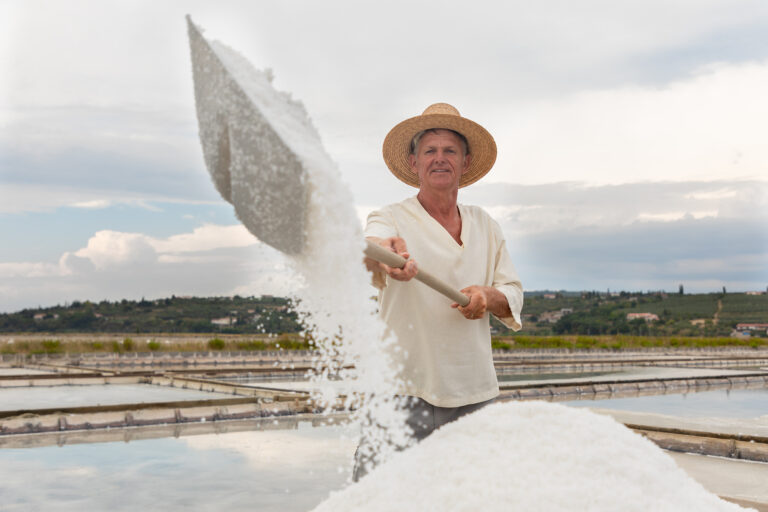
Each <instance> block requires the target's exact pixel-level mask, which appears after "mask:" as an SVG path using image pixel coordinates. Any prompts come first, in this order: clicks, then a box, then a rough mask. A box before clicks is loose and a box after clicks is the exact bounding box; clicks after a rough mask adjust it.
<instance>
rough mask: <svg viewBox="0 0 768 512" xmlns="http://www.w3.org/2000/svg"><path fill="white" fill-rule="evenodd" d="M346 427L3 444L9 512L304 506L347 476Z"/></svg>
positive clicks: (0, 481) (1, 479) (1, 465)
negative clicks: (16, 445) (34, 445)
mask: <svg viewBox="0 0 768 512" xmlns="http://www.w3.org/2000/svg"><path fill="white" fill-rule="evenodd" d="M348 434H349V433H348V431H347V430H346V428H345V427H341V426H321V427H312V426H311V424H310V423H309V422H299V423H298V428H296V429H294V430H256V431H246V432H233V433H226V434H205V435H196V436H188V437H181V438H174V437H167V438H162V439H151V440H141V441H131V442H129V443H126V442H109V443H94V444H73V445H64V446H62V447H58V446H51V447H43V448H22V449H13V448H9V449H0V496H2V500H1V502H2V504H0V509H2V510H4V511H22V510H24V511H27V510H46V511H50V510H54V511H77V512H81V511H83V510H110V511H118V512H119V511H131V512H133V511H135V510H190V511H222V510H226V511H227V512H238V511H246V510H247V511H253V510H259V511H288V512H290V511H294V510H295V511H305V510H309V509H310V508H312V507H314V506H315V505H316V504H318V503H320V502H321V501H322V500H324V499H325V498H326V497H327V496H328V493H329V492H330V491H331V490H337V489H340V488H342V487H343V486H344V485H345V482H346V481H347V479H348V477H349V474H350V471H351V462H352V456H353V453H354V450H355V447H356V442H355V441H354V440H353V439H351V438H350V437H349V435H348Z"/></svg>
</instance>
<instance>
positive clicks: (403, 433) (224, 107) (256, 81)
mask: <svg viewBox="0 0 768 512" xmlns="http://www.w3.org/2000/svg"><path fill="white" fill-rule="evenodd" d="M189 35H190V45H191V48H192V62H193V72H194V74H195V97H196V105H197V111H198V120H199V125H200V139H201V143H202V146H203V150H204V151H203V152H204V154H205V158H206V166H207V167H208V170H209V171H210V173H211V176H212V179H213V181H214V184H215V185H216V188H217V189H218V190H219V192H220V193H221V195H222V196H223V197H224V198H225V199H227V200H228V201H230V202H231V203H232V204H233V205H234V207H235V212H236V214H237V216H238V217H239V218H240V220H241V221H242V222H243V224H245V226H246V227H247V228H248V229H249V230H250V231H251V232H252V233H254V234H255V235H257V236H258V237H259V238H260V239H262V240H263V241H266V242H267V243H269V244H270V245H273V246H275V247H277V248H278V249H280V250H281V251H283V252H286V253H288V257H289V261H290V264H291V266H292V267H293V269H294V270H295V271H296V274H297V275H298V276H299V281H300V282H299V284H298V286H297V289H296V290H295V298H294V301H293V302H294V305H295V309H296V311H297V312H298V314H299V316H300V318H301V319H302V320H303V322H304V325H305V326H306V328H307V332H308V333H309V334H311V335H312V337H313V338H314V339H315V340H316V342H317V348H318V349H319V354H320V355H319V357H318V359H317V360H316V361H315V365H314V367H315V371H314V374H313V379H314V381H315V384H316V385H317V389H318V390H319V391H318V392H317V393H316V394H315V396H314V399H315V400H316V401H317V403H319V404H321V405H323V406H324V407H325V408H326V410H328V409H330V408H331V407H332V406H334V405H336V404H338V403H339V397H338V396H337V390H338V387H337V386H334V385H332V383H331V379H341V380H348V381H354V392H347V393H346V395H345V396H344V397H343V398H342V400H341V406H343V407H345V408H347V409H353V410H354V415H355V416H354V419H355V421H356V422H357V423H358V424H360V425H361V426H362V430H363V433H364V435H365V436H366V438H367V440H368V444H367V445H366V447H365V449H366V450H371V451H372V452H371V453H366V454H365V455H367V456H368V457H369V458H373V459H375V460H379V461H381V460H385V459H386V458H387V456H388V455H389V454H390V453H392V452H393V451H394V447H395V446H400V445H405V444H407V443H408V436H407V427H406V426H405V425H404V421H403V414H402V413H401V412H399V410H398V408H397V400H396V399H395V398H394V397H393V391H394V390H395V389H397V387H398V386H397V374H398V368H397V367H396V365H395V364H394V363H393V362H392V358H391V357H390V350H394V348H393V347H394V340H393V339H392V338H391V337H389V336H386V335H385V330H384V326H383V324H382V322H381V321H380V320H379V318H378V316H377V314H376V304H375V302H374V301H373V300H372V299H371V296H372V288H371V287H370V285H369V283H370V277H369V276H368V275H367V272H366V270H365V267H364V266H363V264H362V260H363V247H364V238H363V234H362V229H361V226H360V224H359V221H358V219H357V214H356V212H355V209H354V199H353V197H352V194H351V192H350V191H349V189H348V187H346V186H345V185H344V183H342V181H341V179H340V176H339V172H338V169H337V167H336V165H335V164H334V162H333V161H332V160H331V158H330V157H329V156H328V154H327V153H326V152H325V149H324V148H323V145H322V142H321V141H320V136H319V134H318V132H317V130H316V129H315V127H314V126H313V124H312V122H311V120H310V119H309V116H308V115H307V113H306V110H305V108H304V106H303V104H302V103H301V102H299V101H297V100H295V99H293V98H292V97H291V95H290V94H288V93H285V92H280V91H277V90H275V88H274V87H273V86H272V81H273V74H272V72H271V71H270V70H266V71H260V70H257V69H256V68H254V67H253V66H252V65H251V64H250V62H248V60H247V59H245V58H244V57H243V56H241V55H240V54H239V53H237V52H236V51H234V50H232V49H231V48H229V47H227V46H225V45H223V44H221V43H219V42H217V41H212V42H208V41H207V40H206V39H205V38H203V37H202V35H201V33H200V31H199V29H198V28H197V27H196V26H195V25H194V24H192V22H191V20H190V21H189ZM304 212H305V214H304V215H302V213H304ZM297 230H298V233H299V235H300V236H299V237H296V236H294V235H296V233H297Z"/></svg>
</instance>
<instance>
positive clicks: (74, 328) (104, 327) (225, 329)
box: [0, 296, 301, 334]
mask: <svg viewBox="0 0 768 512" xmlns="http://www.w3.org/2000/svg"><path fill="white" fill-rule="evenodd" d="M299 331H301V326H300V325H299V323H298V319H297V315H296V313H295V312H294V311H293V310H292V308H291V304H290V301H289V300H288V299H286V298H283V297H272V296H261V297H239V296H235V297H208V298H198V297H171V298H168V299H158V300H151V301H150V300H144V299H142V300H140V301H131V300H125V299H124V300H121V301H118V302H109V301H102V302H89V301H85V302H73V303H72V304H67V305H64V306H54V307H50V308H39V309H24V310H22V311H19V312H17V313H9V314H1V315H0V332H51V333H67V332H82V333H89V332H100V333H159V332H166V333H224V334H250V333H253V334H256V333H290V332H299Z"/></svg>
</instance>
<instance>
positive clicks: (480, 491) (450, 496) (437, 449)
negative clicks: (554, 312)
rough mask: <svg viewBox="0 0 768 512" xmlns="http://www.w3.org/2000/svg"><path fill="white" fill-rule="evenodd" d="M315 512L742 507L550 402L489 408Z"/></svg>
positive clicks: (615, 426)
mask: <svg viewBox="0 0 768 512" xmlns="http://www.w3.org/2000/svg"><path fill="white" fill-rule="evenodd" d="M314 510H315V512H329V511H333V512H344V511H350V512H351V511H360V510H365V511H366V512H375V511H392V510H397V511H399V512H408V511H414V512H417V511H418V512H423V511H428V510H440V511H483V512H493V511H510V510H545V511H559V510H562V511H577V510H578V511H584V510H589V511H595V512H598V511H605V512H608V511H611V512H615V511H619V510H620V511H625V512H626V511H638V512H647V511H651V510H652V511H675V512H681V511H691V512H707V511H735V510H743V509H742V508H741V507H739V506H738V505H734V504H732V503H729V502H726V501H723V500H721V499H720V498H718V497H717V496H715V495H714V494H711V493H709V492H708V491H706V490H705V489H704V488H703V487H702V486H701V485H700V484H699V483H697V482H696V481H695V480H693V479H692V478H690V477H689V476H688V475H687V474H686V473H685V472H684V471H683V470H682V469H680V468H678V467H677V466H676V465H675V463H674V461H673V460H672V459H671V458H670V457H669V456H668V455H667V454H665V453H664V452H663V451H662V450H661V449H660V448H658V447H657V446H656V445H654V444H653V443H652V442H651V441H648V440H647V439H645V438H643V437H641V436H640V435H638V434H635V433H634V432H632V431H630V430H629V429H627V428H626V427H624V426H623V425H621V424H619V423H617V422H616V421H614V420H613V419H611V418H609V417H607V416H601V415H597V414H595V413H592V412H589V411H588V410H585V409H575V408H571V407H567V406H563V405H559V404H551V403H547V402H507V403H496V404H493V405H490V406H488V407H486V408H484V409H481V410H480V411H477V412H476V413H474V414H471V415H469V416H465V417H463V418H461V419H459V420H458V421H456V422H454V423H450V424H448V425H445V426H444V427H442V428H441V429H439V430H438V431H436V432H435V433H434V434H432V435H431V436H430V437H428V438H426V439H425V440H424V441H422V442H421V443H419V444H418V445H416V446H414V447H412V448H409V449H408V450H406V451H404V452H401V453H398V454H396V455H394V456H393V457H392V458H391V459H390V460H389V461H388V462H387V463H386V464H384V465H382V466H379V467H377V468H376V469H375V470H373V471H372V472H371V473H369V474H368V475H367V476H366V477H364V478H363V479H361V480H360V481H359V482H358V483H356V484H353V485H351V486H349V487H347V488H346V489H344V490H342V491H339V492H336V493H333V494H332V495H331V497H330V498H329V499H327V500H326V501H325V502H323V503H321V504H320V505H319V506H318V507H317V508H315V509H314Z"/></svg>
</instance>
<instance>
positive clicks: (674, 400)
mask: <svg viewBox="0 0 768 512" xmlns="http://www.w3.org/2000/svg"><path fill="white" fill-rule="evenodd" d="M564 403H565V404H566V405H570V406H573V407H592V408H600V409H619V410H625V411H636V412H647V413H655V414H666V415H674V416H680V417H691V418H714V417H718V418H741V419H748V418H760V417H765V419H766V422H768V388H763V389H731V390H728V389H717V390H711V391H700V392H698V393H681V394H669V395H652V396H638V397H632V398H607V399H605V400H574V401H570V402H564Z"/></svg>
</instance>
